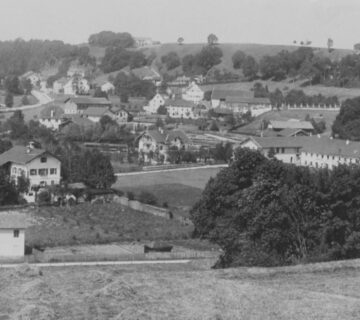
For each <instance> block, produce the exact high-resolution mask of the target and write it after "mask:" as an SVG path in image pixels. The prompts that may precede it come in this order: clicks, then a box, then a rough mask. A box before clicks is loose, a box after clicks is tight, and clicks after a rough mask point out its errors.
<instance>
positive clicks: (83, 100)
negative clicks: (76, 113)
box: [65, 97, 111, 106]
mask: <svg viewBox="0 0 360 320" xmlns="http://www.w3.org/2000/svg"><path fill="white" fill-rule="evenodd" d="M68 101H71V102H74V103H75V104H86V105H91V104H93V105H106V106H110V105H111V101H109V100H107V99H106V98H93V97H76V98H68V99H67V100H66V101H65V102H68Z"/></svg>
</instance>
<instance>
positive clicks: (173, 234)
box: [26, 203, 192, 247]
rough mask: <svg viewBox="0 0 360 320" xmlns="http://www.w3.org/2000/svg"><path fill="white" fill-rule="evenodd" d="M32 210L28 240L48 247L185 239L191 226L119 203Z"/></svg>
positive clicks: (31, 244) (85, 204) (190, 230)
mask: <svg viewBox="0 0 360 320" xmlns="http://www.w3.org/2000/svg"><path fill="white" fill-rule="evenodd" d="M29 210H31V211H30V212H31V216H32V217H33V219H32V220H33V221H34V224H33V225H32V226H30V227H29V228H28V229H27V231H26V243H27V244H28V245H30V246H33V245H39V246H45V247H48V246H49V247H54V246H64V245H75V244H93V243H97V244H99V243H110V242H117V241H137V240H157V239H162V240H172V239H186V238H189V237H190V234H191V232H192V227H191V226H183V225H181V224H180V222H177V221H175V220H167V219H164V218H160V217H155V216H153V215H150V214H146V213H143V212H138V211H134V210H131V209H129V208H127V207H122V206H121V205H119V204H116V203H108V204H90V203H84V204H80V205H77V206H74V207H40V208H35V209H29Z"/></svg>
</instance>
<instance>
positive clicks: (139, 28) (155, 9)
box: [0, 0, 360, 48]
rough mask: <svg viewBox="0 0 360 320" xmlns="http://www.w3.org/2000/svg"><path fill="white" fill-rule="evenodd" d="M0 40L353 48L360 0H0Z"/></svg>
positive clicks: (359, 34) (359, 31)
mask: <svg viewBox="0 0 360 320" xmlns="http://www.w3.org/2000/svg"><path fill="white" fill-rule="evenodd" d="M0 12H1V16H0V30H1V32H0V40H9V39H15V38H18V37H21V38H23V39H25V40H28V39H31V38H37V39H59V40H63V41H65V42H69V43H82V42H86V41H87V39H88V37H89V35H90V34H92V33H96V32H99V31H101V30H111V31H116V32H124V31H127V32H130V33H131V34H132V35H134V36H149V37H152V38H153V39H154V40H159V41H161V42H175V41H176V39H177V38H178V37H179V36H182V37H183V38H184V39H185V42H188V43H189V42H205V40H206V38H207V36H208V34H209V33H214V34H216V35H217V37H218V38H219V41H220V42H240V43H268V44H291V43H292V42H293V40H297V41H301V40H303V41H305V40H310V41H312V42H313V44H314V45H315V46H326V42H327V39H328V38H329V37H330V38H332V39H333V40H334V47H337V48H352V46H353V44H354V43H357V42H360V1H359V0H176V1H175V0H100V1H94V0H60V1H54V0H1V11H0Z"/></svg>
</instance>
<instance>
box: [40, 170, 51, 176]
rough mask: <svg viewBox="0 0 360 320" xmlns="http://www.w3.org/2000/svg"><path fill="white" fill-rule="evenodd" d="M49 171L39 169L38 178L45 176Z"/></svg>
mask: <svg viewBox="0 0 360 320" xmlns="http://www.w3.org/2000/svg"><path fill="white" fill-rule="evenodd" d="M48 172H49V170H48V169H39V175H40V176H47V175H48Z"/></svg>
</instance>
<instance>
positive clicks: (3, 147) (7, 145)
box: [0, 139, 13, 154]
mask: <svg viewBox="0 0 360 320" xmlns="http://www.w3.org/2000/svg"><path fill="white" fill-rule="evenodd" d="M12 146H13V144H12V143H11V141H10V140H2V139H0V154H1V153H3V152H5V151H7V150H9V149H11V148H12Z"/></svg>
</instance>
